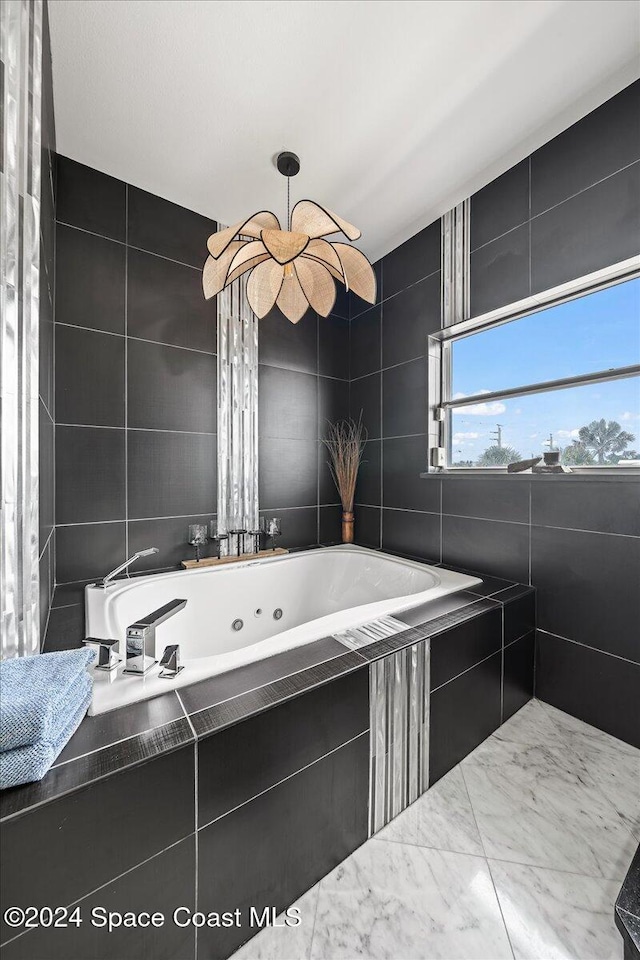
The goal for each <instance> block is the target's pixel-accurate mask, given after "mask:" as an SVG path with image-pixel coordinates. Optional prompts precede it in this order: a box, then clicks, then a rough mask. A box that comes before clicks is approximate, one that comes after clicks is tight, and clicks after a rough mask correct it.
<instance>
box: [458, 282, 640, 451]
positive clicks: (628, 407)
mask: <svg viewBox="0 0 640 960" xmlns="http://www.w3.org/2000/svg"><path fill="white" fill-rule="evenodd" d="M637 363H640V278H639V279H636V280H631V281H628V282H627V283H621V284H618V285H616V286H613V287H609V288H608V289H607V290H602V291H600V292H599V293H595V294H592V295H591V296H588V297H582V298H580V299H578V300H572V301H570V302H569V303H565V304H561V305H560V306H557V307H552V308H551V309H549V310H545V311H541V312H539V313H535V314H532V315H531V316H529V317H525V318H523V319H522V320H518V321H514V322H513V323H508V324H504V325H503V326H501V327H497V328H495V329H493V330H488V331H486V332H485V333H482V334H477V335H476V336H474V337H467V338H466V339H464V340H459V341H457V342H456V343H455V344H454V345H453V396H454V397H459V396H470V395H473V394H478V393H483V392H491V391H494V390H504V389H508V388H512V387H517V386H522V385H525V384H528V383H535V382H537V381H540V380H554V379H557V378H560V377H570V376H576V375H579V374H580V373H589V372H593V371H596V370H607V369H609V368H611V367H619V366H629V365H630V364H637ZM601 417H604V418H605V419H607V420H617V421H618V422H619V423H620V424H621V426H623V427H624V429H625V430H627V431H628V432H629V433H632V434H634V435H635V437H636V440H635V441H634V443H633V444H631V446H632V447H635V448H636V449H639V450H640V379H639V378H633V379H628V380H618V381H613V382H609V383H597V384H592V385H589V386H584V387H573V388H571V389H568V390H557V391H554V392H552V393H549V394H538V395H532V396H528V397H519V398H514V399H512V400H501V401H493V402H489V403H483V402H482V401H481V400H479V401H478V402H477V403H475V404H473V406H472V407H470V408H466V409H462V410H459V411H457V412H456V411H454V416H453V423H452V434H453V446H452V449H453V460H454V461H456V460H475V459H476V458H477V457H478V455H479V454H480V453H482V451H483V450H484V449H485V448H486V447H487V446H489V445H490V444H491V443H495V439H493V438H491V437H490V433H491V432H492V431H495V430H496V425H497V424H498V423H499V424H502V443H503V446H506V445H509V446H512V447H515V448H516V450H517V451H518V452H519V453H520V454H521V455H522V456H523V457H529V456H531V455H535V454H539V453H541V452H542V451H543V450H545V449H549V447H548V445H547V446H544V445H543V444H544V441H545V440H546V439H548V437H549V434H550V433H553V436H554V446H562V447H563V446H566V445H567V444H569V443H571V440H572V439H573V438H574V437H576V436H577V431H578V429H579V428H580V427H581V426H584V425H585V424H586V423H589V422H590V421H591V420H598V419H600V418H601Z"/></svg>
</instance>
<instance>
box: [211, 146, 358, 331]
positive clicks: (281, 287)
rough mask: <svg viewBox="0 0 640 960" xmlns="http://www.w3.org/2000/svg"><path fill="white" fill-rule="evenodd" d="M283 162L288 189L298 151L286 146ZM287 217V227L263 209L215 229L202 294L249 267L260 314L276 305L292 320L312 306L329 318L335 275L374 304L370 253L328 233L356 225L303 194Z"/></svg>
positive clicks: (252, 300)
mask: <svg viewBox="0 0 640 960" xmlns="http://www.w3.org/2000/svg"><path fill="white" fill-rule="evenodd" d="M278 169H279V170H280V172H281V173H283V174H284V175H285V176H286V177H287V196H288V186H289V177H291V176H295V174H296V173H297V172H298V170H299V169H300V162H299V160H298V158H297V157H296V156H295V154H291V153H282V154H280V155H279V157H278ZM287 207H288V203H287ZM287 220H288V224H287V225H288V227H289V229H287V230H283V229H282V228H281V226H280V221H279V220H278V218H277V217H276V215H275V214H274V213H271V212H270V211H268V210H262V211H260V212H259V213H255V214H254V215H253V216H251V217H249V218H248V219H247V220H241V221H240V222H239V223H236V224H234V226H232V227H227V228H226V229H225V230H220V231H219V232H218V233H214V234H212V235H211V236H210V237H209V239H208V241H207V248H208V250H209V256H208V257H207V260H206V263H205V265H204V270H203V272H202V287H203V290H204V295H205V298H206V299H207V300H209V299H210V298H211V297H215V295H216V294H217V293H220V291H221V290H223V289H224V287H226V286H227V285H228V284H230V283H233V281H234V280H236V279H237V278H238V277H240V276H241V275H242V274H243V273H247V272H249V271H250V276H249V278H248V281H247V299H248V301H249V305H250V306H251V309H252V310H253V312H254V313H255V315H256V316H257V317H258V318H259V319H262V318H263V317H265V316H266V315H267V314H268V313H269V311H270V310H271V309H272V308H273V307H274V306H277V307H278V308H279V309H280V310H281V311H282V313H283V314H284V315H285V317H287V319H288V320H290V321H291V323H297V322H298V321H299V320H300V319H301V317H303V316H304V314H305V313H306V312H307V310H308V309H309V307H312V309H313V310H315V311H316V313H319V314H320V316H322V317H327V316H328V315H329V314H330V313H331V311H332V310H333V305H334V303H335V300H336V285H335V281H336V280H337V281H339V282H340V283H342V284H344V286H345V288H346V289H347V290H353V292H354V293H356V294H357V295H358V296H359V297H361V298H362V299H363V300H366V301H367V302H368V303H375V301H376V277H375V273H374V272H373V267H372V266H371V264H370V263H369V261H368V260H367V258H366V257H365V255H364V254H363V253H361V252H360V251H359V250H357V249H356V247H352V246H351V245H350V244H349V243H341V242H338V241H337V240H336V241H333V242H330V241H328V240H326V239H325V237H330V236H332V235H334V234H339V233H342V234H344V236H345V237H347V239H348V240H350V241H353V240H358V239H359V237H360V236H361V234H360V231H359V230H358V228H357V227H354V226H353V225H352V224H351V223H348V222H347V221H346V220H343V219H342V217H339V216H338V215H337V214H335V213H332V212H331V211H330V210H327V209H325V208H324V207H321V206H320V204H318V203H314V201H313V200H299V201H298V203H296V205H295V206H294V208H293V210H292V211H291V214H290V215H289V212H288V210H287ZM239 238H242V239H239Z"/></svg>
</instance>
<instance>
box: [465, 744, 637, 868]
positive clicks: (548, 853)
mask: <svg viewBox="0 0 640 960" xmlns="http://www.w3.org/2000/svg"><path fill="white" fill-rule="evenodd" d="M461 767H462V772H463V776H464V779H465V783H466V785H467V790H468V791H469V797H470V799H471V805H472V807H473V812H474V814H475V818H476V822H477V824H478V829H479V830H480V836H481V838H482V842H483V845H484V849H485V853H486V855H487V856H488V857H489V858H495V859H497V860H510V861H514V862H517V863H525V864H532V865H536V866H541V867H549V868H551V869H556V870H568V871H573V872H575V873H581V874H584V875H586V876H592V877H605V878H608V879H611V880H617V879H619V880H622V879H623V877H624V875H625V873H626V871H627V869H628V866H629V863H630V862H631V858H632V857H633V854H634V852H635V848H636V846H637V843H636V841H635V838H634V836H633V835H632V834H631V833H630V831H629V830H628V828H627V827H626V826H625V824H624V823H623V822H622V820H621V818H620V817H619V816H618V814H617V813H616V811H615V810H614V808H613V807H612V805H611V804H610V803H609V801H608V800H607V798H606V797H605V796H604V794H603V793H602V791H601V790H600V789H599V788H598V787H596V786H595V785H594V783H593V781H592V779H591V777H590V776H589V774H588V773H587V770H586V767H585V765H584V763H583V762H582V761H581V759H580V758H579V757H577V756H575V755H573V756H569V755H567V751H566V750H560V749H557V748H552V747H548V746H546V745H544V744H542V745H540V744H538V745H535V744H523V743H517V742H510V741H505V740H500V739H498V738H489V740H486V741H485V743H484V744H482V745H481V746H480V747H479V748H478V749H477V750H475V751H474V752H473V753H472V754H470V755H469V756H468V757H467V758H466V759H465V760H463V762H462V764H461Z"/></svg>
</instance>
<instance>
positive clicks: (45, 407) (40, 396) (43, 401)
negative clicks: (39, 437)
mask: <svg viewBox="0 0 640 960" xmlns="http://www.w3.org/2000/svg"><path fill="white" fill-rule="evenodd" d="M38 400H39V401H40V403H41V404H42V406H43V408H44V412H45V413H46V415H47V416H48V417H49V420H51V423H53V417H52V416H51V413H50V412H49V407H48V406H47V404H46V402H45V399H44V397H43V396H42V394H41V393H38Z"/></svg>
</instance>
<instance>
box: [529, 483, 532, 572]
mask: <svg viewBox="0 0 640 960" xmlns="http://www.w3.org/2000/svg"><path fill="white" fill-rule="evenodd" d="M531 501H532V492H531V484H529V586H531V541H532V539H533V537H532V534H531Z"/></svg>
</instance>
